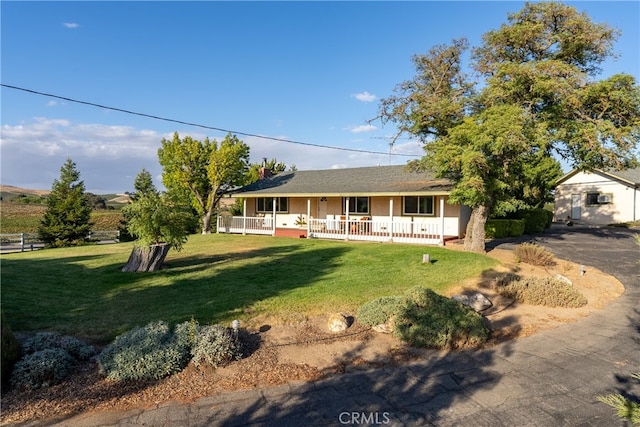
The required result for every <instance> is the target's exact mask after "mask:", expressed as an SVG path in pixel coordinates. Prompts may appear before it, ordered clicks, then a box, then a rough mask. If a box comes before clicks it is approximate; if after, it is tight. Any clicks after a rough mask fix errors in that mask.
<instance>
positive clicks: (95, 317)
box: [0, 235, 496, 343]
mask: <svg viewBox="0 0 640 427" xmlns="http://www.w3.org/2000/svg"><path fill="white" fill-rule="evenodd" d="M130 251H131V243H120V244H112V245H94V246H84V247H78V248H68V249H52V250H42V251H35V252H25V253H18V254H7V255H3V256H2V259H1V261H0V262H1V272H2V273H1V274H2V311H3V313H4V314H5V316H6V318H7V321H8V322H9V323H10V325H11V327H12V329H13V330H15V331H36V330H53V331H57V332H61V333H64V334H69V335H74V336H77V337H80V338H86V339H89V340H91V341H94V342H97V343H106V342H109V341H110V340H112V339H113V338H114V337H115V336H116V335H118V334H120V333H122V332H124V331H126V330H129V329H131V328H132V327H134V326H136V325H144V324H146V323H148V322H150V321H155V320H165V321H167V322H169V323H172V324H175V323H178V322H182V321H185V320H189V319H191V318H192V317H193V318H194V319H196V320H198V321H199V322H200V323H203V324H207V323H217V322H222V323H228V322H230V321H231V320H233V319H236V318H237V319H240V320H241V321H242V322H243V324H250V323H251V322H252V321H254V322H259V321H261V320H264V319H265V318H268V319H269V320H270V321H272V322H278V321H280V322H290V321H299V320H303V319H305V318H306V317H310V316H316V315H321V314H325V313H330V312H336V311H338V312H340V311H344V312H348V313H355V311H356V309H357V308H358V306H360V305H361V304H363V303H364V302H366V301H369V300H371V299H373V298H377V297H380V296H386V295H397V294H401V293H402V292H404V291H405V290H406V289H408V288H410V287H413V286H416V285H422V286H427V287H429V288H431V289H433V290H435V291H436V292H439V293H444V292H445V291H446V290H447V288H449V287H452V286H456V285H457V284H459V283H460V282H462V281H463V280H464V279H466V278H469V277H473V276H479V275H481V273H482V272H483V271H485V270H488V269H490V268H491V267H493V266H494V265H495V264H496V261H495V260H492V259H491V258H489V257H486V256H482V255H476V254H470V253H463V252H458V251H450V250H447V249H444V248H439V247H429V246H417V245H401V244H380V243H355V242H349V243H347V242H335V241H324V240H312V239H289V238H273V237H267V236H233V235H207V236H202V235H194V236H191V237H190V238H189V242H188V243H187V244H186V245H185V247H184V249H183V251H182V252H175V251H171V252H170V253H169V255H168V257H167V262H166V267H167V268H166V269H164V270H162V271H160V272H157V273H147V274H140V273H122V272H120V268H121V267H122V266H123V265H124V264H125V263H126V260H127V257H128V256H129V253H130ZM426 253H428V254H429V255H430V259H431V263H429V264H424V263H423V262H422V261H423V254H426Z"/></svg>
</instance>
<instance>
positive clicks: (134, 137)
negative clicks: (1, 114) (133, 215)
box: [0, 118, 170, 192]
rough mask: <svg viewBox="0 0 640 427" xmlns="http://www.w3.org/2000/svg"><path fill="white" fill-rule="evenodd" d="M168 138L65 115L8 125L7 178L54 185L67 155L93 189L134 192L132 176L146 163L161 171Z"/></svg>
mask: <svg viewBox="0 0 640 427" xmlns="http://www.w3.org/2000/svg"><path fill="white" fill-rule="evenodd" d="M163 137H170V135H161V134H159V133H157V132H154V131H139V130H136V129H134V128H131V127H126V126H107V125H100V124H75V123H72V122H70V121H68V120H63V119H47V118H37V119H35V120H34V121H31V122H28V123H23V124H21V125H17V126H11V125H7V124H5V125H3V126H2V128H1V132H0V150H1V152H2V176H1V182H2V183H6V184H12V185H18V186H22V187H29V188H37V189H47V188H50V187H51V183H52V182H53V179H55V178H57V177H58V176H59V172H60V167H61V166H62V164H63V163H64V162H65V160H66V158H71V159H72V160H73V161H74V162H75V163H76V165H77V167H78V171H79V172H80V177H81V179H82V180H83V181H84V183H85V187H86V188H87V190H88V191H104V192H112V191H113V192H116V191H117V192H121V191H126V190H131V189H132V187H133V178H131V177H132V176H133V177H135V176H136V175H137V174H138V172H140V170H141V169H142V168H143V167H145V168H147V170H150V171H151V170H153V171H155V172H157V173H158V174H159V173H160V166H159V164H158V160H157V150H158V148H159V147H160V141H161V140H162V138H163Z"/></svg>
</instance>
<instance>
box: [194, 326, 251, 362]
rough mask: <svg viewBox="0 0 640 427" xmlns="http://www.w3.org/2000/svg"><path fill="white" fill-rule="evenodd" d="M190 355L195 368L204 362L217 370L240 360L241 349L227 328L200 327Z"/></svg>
mask: <svg viewBox="0 0 640 427" xmlns="http://www.w3.org/2000/svg"><path fill="white" fill-rule="evenodd" d="M191 355H192V356H193V359H192V360H193V363H194V364H195V365H196V366H200V364H201V363H202V362H206V363H208V364H209V365H210V366H212V367H214V368H217V367H218V366H225V365H227V364H228V363H230V362H232V361H234V360H240V358H241V357H242V348H241V346H240V343H239V342H238V340H237V339H236V338H234V336H233V334H232V333H231V331H230V330H229V329H228V328H225V327H224V326H221V325H210V326H202V327H200V328H199V331H198V335H197V338H196V343H195V345H194V346H193V348H192V349H191Z"/></svg>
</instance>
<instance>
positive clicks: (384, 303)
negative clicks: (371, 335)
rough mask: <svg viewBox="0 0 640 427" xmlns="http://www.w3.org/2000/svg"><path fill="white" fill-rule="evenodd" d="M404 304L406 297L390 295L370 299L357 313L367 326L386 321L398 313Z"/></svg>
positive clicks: (361, 321)
mask: <svg viewBox="0 0 640 427" xmlns="http://www.w3.org/2000/svg"><path fill="white" fill-rule="evenodd" d="M403 305H404V298H402V297H399V296H389V297H381V298H376V299H374V300H371V301H368V302H366V303H364V304H362V305H361V306H360V308H358V313H357V314H356V316H357V318H358V321H359V322H360V323H362V324H363V325H366V326H375V325H380V324H383V323H386V322H387V320H389V318H390V317H391V316H393V315H396V314H397V313H398V311H399V310H400V308H402V306H403Z"/></svg>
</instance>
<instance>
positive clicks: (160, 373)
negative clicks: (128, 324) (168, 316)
mask: <svg viewBox="0 0 640 427" xmlns="http://www.w3.org/2000/svg"><path fill="white" fill-rule="evenodd" d="M181 330H182V331H183V332H184V330H186V327H185V328H183V329H181ZM180 336H181V337H182V338H184V335H181V334H180V335H178V334H174V333H173V332H172V331H171V329H170V328H169V326H168V325H167V323H165V322H162V321H159V322H152V323H149V324H148V325H146V326H145V327H143V328H140V327H137V328H134V329H132V330H131V331H129V332H126V333H124V334H122V335H119V336H118V337H116V339H115V340H114V342H113V343H112V344H111V345H109V346H108V347H107V348H105V349H104V350H103V351H102V353H100V355H99V356H98V364H99V368H100V372H101V373H102V374H103V375H106V376H107V378H110V379H112V380H116V381H122V380H151V379H161V378H164V377H166V376H168V375H171V374H174V373H176V372H179V371H181V370H182V369H183V368H184V367H185V366H186V365H187V363H188V362H189V350H190V349H189V347H188V342H189V341H188V340H186V339H179V337H180Z"/></svg>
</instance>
